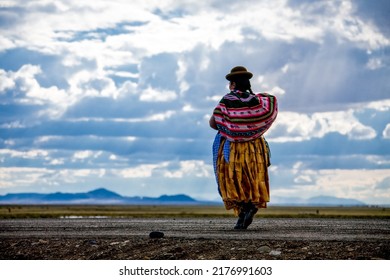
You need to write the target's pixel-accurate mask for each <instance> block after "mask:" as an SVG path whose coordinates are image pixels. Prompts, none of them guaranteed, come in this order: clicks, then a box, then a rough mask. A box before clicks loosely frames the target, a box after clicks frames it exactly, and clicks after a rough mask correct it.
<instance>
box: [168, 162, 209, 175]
mask: <svg viewBox="0 0 390 280" xmlns="http://www.w3.org/2000/svg"><path fill="white" fill-rule="evenodd" d="M211 174H213V173H212V167H211V166H210V165H206V164H205V162H204V161H200V160H187V161H181V162H180V167H179V168H178V169H177V170H175V171H169V170H167V171H165V172H164V177H167V178H183V177H189V176H194V177H211V176H212V175H211Z"/></svg>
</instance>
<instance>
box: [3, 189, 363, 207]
mask: <svg viewBox="0 0 390 280" xmlns="http://www.w3.org/2000/svg"><path fill="white" fill-rule="evenodd" d="M271 202H272V205H318V206H321V205H324V206H332V205H333V206H364V205H365V203H363V202H361V201H359V200H356V199H346V198H337V197H333V196H316V197H312V198H310V199H301V198H296V197H291V198H281V197H273V198H272V201H271ZM219 203H222V202H219ZM0 204H141V205H142V204H146V205H148V204H149V205H150V204H162V205H163V204H171V205H173V204H176V205H188V204H218V202H215V201H199V200H195V199H193V198H192V197H190V196H188V195H185V194H178V195H162V196H159V197H140V196H133V197H126V196H121V195H119V194H117V193H115V192H112V191H109V190H107V189H104V188H100V189H96V190H93V191H90V192H86V193H62V192H56V193H49V194H41V193H13V194H12V193H11V194H6V195H0Z"/></svg>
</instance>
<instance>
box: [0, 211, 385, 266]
mask: <svg viewBox="0 0 390 280" xmlns="http://www.w3.org/2000/svg"><path fill="white" fill-rule="evenodd" d="M234 223H235V219H234V218H193V219H191V218H182V219H174V218H158V219H70V220H64V219H16V220H0V259H8V260H14V259H39V260H46V259H55V260H65V259H77V260H84V259H103V260H114V259H121V260H124V259H134V260H145V259H146V260H148V259H151V260H163V259H170V260H197V259H209V260H224V259H237V260H250V259H271V260H272V259H284V260H290V259H291V260H292V259H297V260H325V259H328V260H330V259H353V260H357V259H365V260H370V259H386V260H388V259H390V221H389V220H388V219H257V220H255V221H254V223H253V224H252V225H251V226H250V228H249V229H248V230H244V231H243V230H241V231H237V230H233V229H232V227H233V225H234ZM152 231H158V232H162V233H164V237H162V238H151V237H150V236H149V234H150V232H152Z"/></svg>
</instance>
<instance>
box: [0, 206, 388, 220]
mask: <svg viewBox="0 0 390 280" xmlns="http://www.w3.org/2000/svg"><path fill="white" fill-rule="evenodd" d="M232 215H233V212H232V211H226V210H225V208H224V207H223V205H185V206H183V205H2V206H0V219H8V218H60V217H99V216H100V217H120V218H134V217H139V218H154V217H229V216H232ZM257 215H258V216H259V217H264V218H269V217H271V218H294V217H295V218H310V217H318V218H386V219H389V218H390V208H384V207H290V206H289V207H282V206H270V207H269V208H267V209H261V210H260V211H259V212H258V214H257Z"/></svg>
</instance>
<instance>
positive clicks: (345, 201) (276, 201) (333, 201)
mask: <svg viewBox="0 0 390 280" xmlns="http://www.w3.org/2000/svg"><path fill="white" fill-rule="evenodd" d="M271 202H272V205H291V206H294V205H303V206H305V205H306V206H309V205H313V206H364V205H366V204H365V203H364V202H362V201H360V200H356V199H352V198H339V197H335V196H324V195H321V196H315V197H311V198H308V199H303V198H299V197H271Z"/></svg>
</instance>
